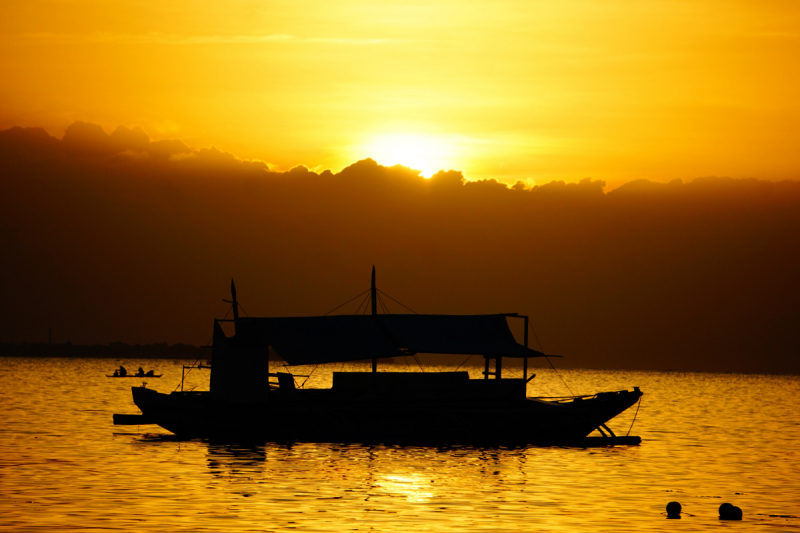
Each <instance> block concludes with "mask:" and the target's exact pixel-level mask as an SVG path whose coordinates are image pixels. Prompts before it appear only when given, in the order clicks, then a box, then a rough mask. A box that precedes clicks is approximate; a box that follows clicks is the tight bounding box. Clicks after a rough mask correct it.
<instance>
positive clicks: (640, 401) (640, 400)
mask: <svg viewBox="0 0 800 533" xmlns="http://www.w3.org/2000/svg"><path fill="white" fill-rule="evenodd" d="M641 405H642V397H641V396H639V403H637V404H636V412H635V413H634V414H633V420H631V427H629V428H628V432H627V433H626V434H625V436H626V437H627V436H628V435H630V434H631V430H632V429H633V423H634V422H636V415H638V414H639V407H640V406H641Z"/></svg>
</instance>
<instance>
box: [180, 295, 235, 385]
mask: <svg viewBox="0 0 800 533" xmlns="http://www.w3.org/2000/svg"><path fill="white" fill-rule="evenodd" d="M231 309H233V305H231V306H230V307H229V308H228V312H227V313H225V316H224V317H222V320H225V319H226V318H228V315H229V314H230V312H231ZM213 341H214V334H213V333H212V334H211V338H210V339H208V342H207V343H206V346H211V347H212V348H213V345H212V344H211V343H212V342H213ZM202 358H203V356H202V355H198V356H197V359H195V360H194V363H192V366H190V367H189V372H187V373H185V374H184V375H183V380H182V381H181V383H183V382H184V381H186V376H188V375H189V374H191V373H192V370H194V367H195V366H197V361H199V360H200V359H202ZM181 383H178V384H177V385H175V388H174V389H172V392H175V391H176V390H178V387H180V386H181ZM192 388H194V387H192Z"/></svg>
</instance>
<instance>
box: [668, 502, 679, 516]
mask: <svg viewBox="0 0 800 533" xmlns="http://www.w3.org/2000/svg"><path fill="white" fill-rule="evenodd" d="M680 517H681V504H680V503H678V502H669V503H668V504H667V518H680Z"/></svg>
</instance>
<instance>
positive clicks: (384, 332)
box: [236, 314, 544, 365]
mask: <svg viewBox="0 0 800 533" xmlns="http://www.w3.org/2000/svg"><path fill="white" fill-rule="evenodd" d="M236 337H237V340H238V342H242V343H245V344H248V345H251V346H253V347H256V346H264V345H269V346H272V348H273V349H274V350H275V351H276V352H277V353H278V354H279V355H280V356H281V357H282V358H283V359H284V360H285V361H286V362H287V363H288V364H290V365H309V364H324V363H337V362H345V361H356V360H361V359H373V358H381V357H398V356H403V355H409V354H413V353H435V354H464V355H473V354H474V355H485V356H491V357H517V358H524V357H543V356H544V354H543V353H541V352H537V351H536V350H531V349H530V348H526V347H524V346H522V345H521V344H519V343H517V341H516V340H515V339H514V336H513V335H512V333H511V330H510V329H509V328H508V322H507V321H506V315H502V314H497V315H392V314H386V315H335V316H312V317H274V318H255V317H240V318H239V319H238V320H237V322H236Z"/></svg>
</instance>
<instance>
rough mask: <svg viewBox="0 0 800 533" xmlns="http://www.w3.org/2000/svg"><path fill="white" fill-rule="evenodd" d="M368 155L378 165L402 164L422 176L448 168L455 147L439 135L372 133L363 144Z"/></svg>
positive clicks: (427, 176)
mask: <svg viewBox="0 0 800 533" xmlns="http://www.w3.org/2000/svg"><path fill="white" fill-rule="evenodd" d="M363 150H365V151H366V155H367V157H371V158H372V159H374V160H375V161H377V162H378V163H380V164H381V165H385V166H392V165H403V166H405V167H409V168H413V169H414V170H419V171H420V174H421V175H422V176H423V177H425V178H430V177H431V176H432V175H433V174H434V172H437V171H439V170H447V168H446V166H447V163H449V161H450V160H451V158H452V155H453V152H454V148H453V146H452V144H451V143H449V142H448V141H447V140H446V139H444V138H442V137H437V136H435V135H429V134H419V133H391V134H378V135H374V136H372V137H371V138H370V139H369V141H368V142H367V143H366V145H365V146H364V148H363Z"/></svg>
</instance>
